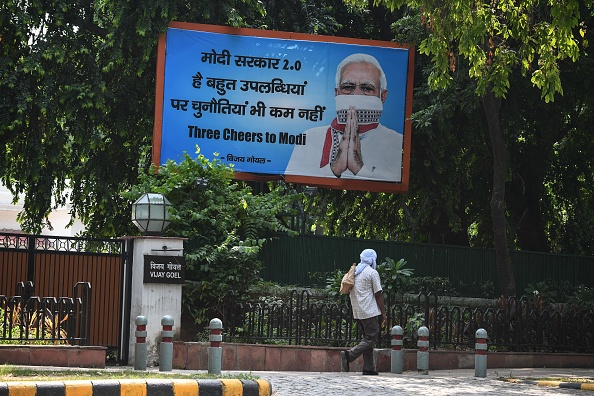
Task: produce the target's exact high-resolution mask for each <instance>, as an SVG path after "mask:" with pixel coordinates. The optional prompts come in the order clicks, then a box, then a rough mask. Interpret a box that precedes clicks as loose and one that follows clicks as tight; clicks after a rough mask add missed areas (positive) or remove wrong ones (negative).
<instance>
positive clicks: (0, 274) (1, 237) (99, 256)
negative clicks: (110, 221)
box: [0, 233, 132, 363]
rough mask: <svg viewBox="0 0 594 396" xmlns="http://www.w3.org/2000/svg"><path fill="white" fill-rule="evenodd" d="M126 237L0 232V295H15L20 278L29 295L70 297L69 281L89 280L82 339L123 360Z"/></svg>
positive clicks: (126, 318)
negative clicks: (86, 327)
mask: <svg viewBox="0 0 594 396" xmlns="http://www.w3.org/2000/svg"><path fill="white" fill-rule="evenodd" d="M131 241H132V240H125V239H86V238H76V237H58V236H45V235H25V234H12V233H0V295H6V296H12V295H19V293H23V288H22V287H18V285H19V284H21V285H22V283H25V284H28V285H31V284H32V286H31V287H27V288H26V289H25V292H26V293H27V294H29V295H30V296H39V297H73V298H74V297H75V296H74V295H73V294H74V293H75V290H74V286H75V285H76V284H77V283H79V282H89V283H90V285H91V298H90V300H91V302H90V308H89V313H90V328H89V334H88V342H87V344H88V345H94V346H105V347H107V348H108V354H107V357H108V361H110V360H111V361H116V362H118V363H121V362H127V360H128V343H129V335H128V334H129V328H128V323H129V321H130V318H129V312H130V309H129V305H130V290H131V289H130V284H131V269H132V254H131V250H132V242H131ZM129 253H130V254H129ZM19 289H20V290H19ZM30 289H32V290H30Z"/></svg>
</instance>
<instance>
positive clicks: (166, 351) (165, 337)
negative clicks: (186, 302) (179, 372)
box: [159, 315, 173, 371]
mask: <svg viewBox="0 0 594 396" xmlns="http://www.w3.org/2000/svg"><path fill="white" fill-rule="evenodd" d="M161 326H163V331H161V344H160V345H159V371H171V370H173V316H171V315H165V316H163V319H161Z"/></svg>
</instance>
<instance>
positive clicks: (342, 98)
mask: <svg viewBox="0 0 594 396" xmlns="http://www.w3.org/2000/svg"><path fill="white" fill-rule="evenodd" d="M334 99H335V101H336V116H337V119H338V122H339V123H340V124H344V123H346V119H347V110H348V109H349V107H350V106H353V107H354V108H356V109H357V120H358V123H359V124H360V125H366V124H374V123H377V122H379V118H380V117H381V115H382V110H383V109H384V104H383V103H382V101H381V99H380V98H378V97H377V96H366V95H336V96H335V97H334Z"/></svg>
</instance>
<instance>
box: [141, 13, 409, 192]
mask: <svg viewBox="0 0 594 396" xmlns="http://www.w3.org/2000/svg"><path fill="white" fill-rule="evenodd" d="M413 54H414V50H413V49H412V48H409V47H405V46H400V45H397V44H395V43H391V42H383V41H371V40H357V39H345V38H340V37H328V36H318V35H305V34H296V33H281V32H273V31H264V30H255V29H235V28H228V27H222V26H211V25H199V24H188V23H181V22H172V23H171V24H170V25H169V27H168V29H167V31H166V33H165V34H164V35H163V36H162V37H161V39H160V41H159V54H158V65H157V97H156V108H155V129H154V133H153V140H154V142H153V162H154V163H155V164H156V165H160V164H163V163H165V162H166V161H167V160H169V159H172V160H175V161H179V160H180V159H181V158H182V155H183V153H184V152H186V153H188V154H189V155H191V156H194V154H195V151H196V146H199V147H200V153H201V154H203V155H204V156H205V157H206V158H208V159H211V160H212V159H214V158H218V159H220V160H221V161H223V162H225V163H227V164H230V165H232V166H233V167H234V170H235V172H236V173H235V175H236V178H238V179H246V180H266V179H270V178H284V179H285V180H286V181H288V182H295V183H302V184H308V185H312V186H322V187H330V188H339V189H349V190H365V191H384V192H406V191H407V189H408V177H409V163H410V133H411V127H410V120H409V118H410V113H411V111H412V68H413V61H414V59H413Z"/></svg>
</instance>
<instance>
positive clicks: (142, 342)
mask: <svg viewBox="0 0 594 396" xmlns="http://www.w3.org/2000/svg"><path fill="white" fill-rule="evenodd" d="M134 323H136V333H135V335H136V344H135V345H134V370H146V324H147V323H148V321H147V320H146V316H142V315H139V316H137V317H136V320H135V321H134Z"/></svg>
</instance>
